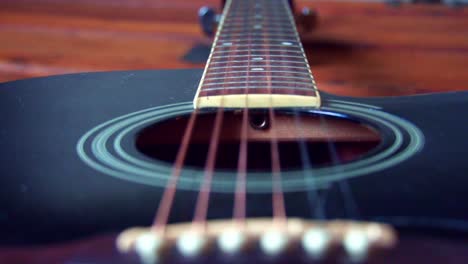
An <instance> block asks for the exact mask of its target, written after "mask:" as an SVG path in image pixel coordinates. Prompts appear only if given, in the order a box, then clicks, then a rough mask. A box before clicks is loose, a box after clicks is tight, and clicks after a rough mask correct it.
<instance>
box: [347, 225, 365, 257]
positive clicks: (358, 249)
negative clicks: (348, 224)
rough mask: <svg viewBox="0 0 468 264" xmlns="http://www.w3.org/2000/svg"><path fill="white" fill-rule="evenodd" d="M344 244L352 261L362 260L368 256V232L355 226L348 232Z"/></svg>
mask: <svg viewBox="0 0 468 264" xmlns="http://www.w3.org/2000/svg"><path fill="white" fill-rule="evenodd" d="M343 246H344V248H345V250H346V253H347V254H348V257H349V258H350V260H351V261H353V262H362V261H364V260H365V259H366V258H367V254H368V250H369V238H368V237H367V234H366V232H364V231H363V230H360V229H356V228H354V229H351V230H349V231H348V232H347V233H346V235H345V237H344V239H343Z"/></svg>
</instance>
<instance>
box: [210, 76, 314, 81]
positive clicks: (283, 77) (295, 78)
mask: <svg viewBox="0 0 468 264" xmlns="http://www.w3.org/2000/svg"><path fill="white" fill-rule="evenodd" d="M240 78H246V77H239V76H228V77H209V78H205V81H212V80H224V79H240ZM249 78H265V77H264V76H250V77H249ZM272 78H275V76H273V77H272ZM276 78H281V79H293V80H305V81H310V80H311V78H310V77H309V78H304V77H300V76H281V77H276ZM252 81H253V80H252ZM246 82H247V80H246Z"/></svg>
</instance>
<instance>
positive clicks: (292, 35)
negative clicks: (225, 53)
mask: <svg viewBox="0 0 468 264" xmlns="http://www.w3.org/2000/svg"><path fill="white" fill-rule="evenodd" d="M268 36H269V37H279V38H292V39H294V41H296V37H295V36H294V34H292V33H291V34H290V35H282V34H269V35H268ZM232 37H235V38H245V37H258V39H261V37H262V35H260V34H253V33H247V34H244V33H241V34H230V35H227V36H226V35H224V34H223V35H221V36H220V38H222V39H224V38H232Z"/></svg>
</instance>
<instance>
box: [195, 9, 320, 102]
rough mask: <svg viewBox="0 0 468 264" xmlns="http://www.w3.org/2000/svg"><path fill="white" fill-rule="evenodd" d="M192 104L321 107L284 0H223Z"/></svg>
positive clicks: (292, 19) (289, 11)
mask: <svg viewBox="0 0 468 264" xmlns="http://www.w3.org/2000/svg"><path fill="white" fill-rule="evenodd" d="M194 106H195V108H204V107H229V108H244V107H248V108H267V107H318V106H320V96H319V93H318V91H317V87H316V85H315V81H314V78H313V76H312V72H311V71H310V68H309V64H308V62H307V58H306V56H305V54H304V49H303V47H302V44H301V42H300V39H299V35H298V32H297V30H296V26H295V23H294V18H293V16H292V12H291V10H290V7H289V4H288V2H287V0H257V1H253V0H228V1H227V2H226V5H225V8H224V11H223V14H222V18H221V21H220V24H219V26H218V31H217V34H216V36H215V40H214V42H213V46H212V49H211V53H210V57H209V59H208V62H207V65H206V67H205V71H204V73H203V76H202V79H201V80H200V84H199V87H198V90H197V94H196V95H195V99H194Z"/></svg>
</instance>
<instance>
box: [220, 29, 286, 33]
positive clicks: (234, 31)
mask: <svg viewBox="0 0 468 264" xmlns="http://www.w3.org/2000/svg"><path fill="white" fill-rule="evenodd" d="M247 30H248V31H247ZM251 30H252V29H246V28H236V29H235V30H226V31H223V34H231V33H239V32H240V31H242V32H252V31H251ZM268 32H269V33H271V34H276V33H284V34H294V31H292V30H290V31H289V30H288V31H285V30H276V28H275V29H274V30H269V31H268Z"/></svg>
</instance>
